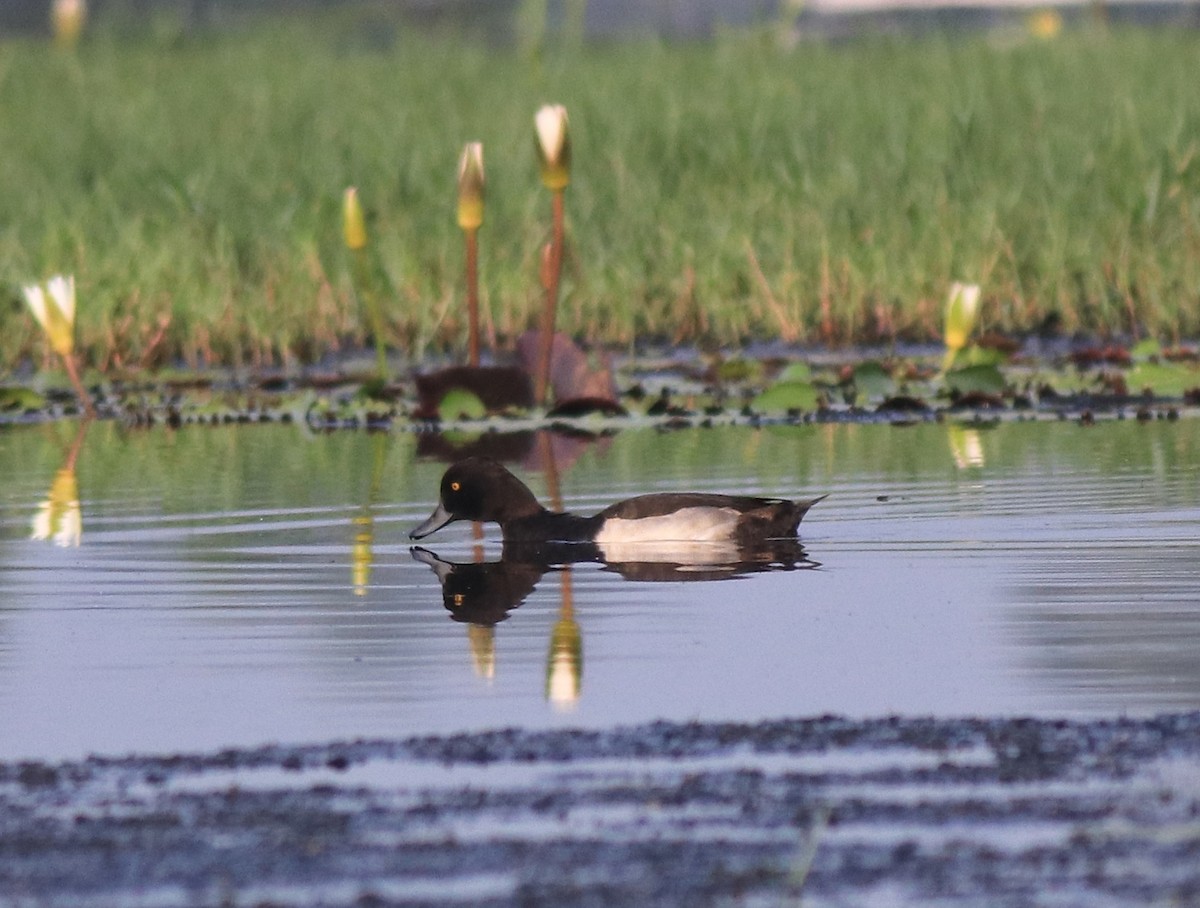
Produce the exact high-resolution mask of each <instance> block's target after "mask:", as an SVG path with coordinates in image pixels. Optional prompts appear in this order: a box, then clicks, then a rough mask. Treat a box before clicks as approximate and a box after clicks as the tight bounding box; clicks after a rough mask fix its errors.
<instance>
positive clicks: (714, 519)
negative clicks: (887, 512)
mask: <svg viewBox="0 0 1200 908" xmlns="http://www.w3.org/2000/svg"><path fill="white" fill-rule="evenodd" d="M824 497H825V496H821V498H824ZM821 498H813V499H809V500H807V501H789V500H787V499H784V498H753V497H749V496H745V495H718V494H711V493H705V492H660V493H655V494H650V495H638V496H637V497H635V498H628V499H626V500H625V501H620V502H617V503H616V504H614V505H611V506H609V507H607V508H605V509H604V510H603V511H601V512H600V513H598V514H595V515H593V516H591V517H580V516H578V515H575V514H566V513H558V512H554V511H548V510H546V508H544V507H542V506H541V505H540V504H539V503H538V500H537V498H535V497H534V495H533V493H532V492H531V491H529V489H528V488H527V487H526V486H525V484H524V483H523V482H521V480H519V479H517V477H515V476H514V475H513V474H512V473H510V472H509V471H508V470H507V469H505V468H504V467H503V466H501V465H500V464H498V463H496V461H494V460H490V459H488V458H486V457H469V458H467V459H466V460H460V461H459V462H458V463H456V464H454V466H452V467H450V469H448V470H447V471H446V473H445V475H444V476H443V477H442V485H441V493H440V500H439V501H438V505H437V507H436V508H434V511H433V513H432V514H430V515H429V519H428V520H426V521H425V522H424V523H422V524H421V525H420V526H418V527H415V528H414V529H413V530H412V532H411V533H409V536H410V537H411V538H413V539H423V538H424V537H426V536H428V535H429V534H431V533H433V532H436V531H437V530H440V529H441V528H442V527H444V526H445V525H446V524H448V523H450V522H451V521H454V520H481V521H495V522H496V523H498V524H500V530H501V532H502V533H503V535H504V539H505V541H506V542H522V541H530V542H537V541H558V542H595V543H597V544H598V545H600V546H602V547H605V548H607V547H608V546H616V545H622V544H624V543H630V542H634V543H647V542H729V541H733V542H735V543H739V544H747V543H754V542H758V541H761V540H765V539H781V538H786V537H789V536H790V537H794V536H795V535H796V530H797V527H798V526H799V524H800V520H801V518H802V517H804V515H805V513H806V512H807V511H808V509H809V508H810V507H812V506H813V505H814V504H816V503H817V502H818V501H820V500H821Z"/></svg>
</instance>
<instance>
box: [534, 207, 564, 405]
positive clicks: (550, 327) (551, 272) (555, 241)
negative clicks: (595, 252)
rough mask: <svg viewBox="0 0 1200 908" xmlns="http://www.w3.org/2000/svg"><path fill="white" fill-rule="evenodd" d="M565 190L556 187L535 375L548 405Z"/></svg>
mask: <svg viewBox="0 0 1200 908" xmlns="http://www.w3.org/2000/svg"><path fill="white" fill-rule="evenodd" d="M563 232H564V231H563V190H561V189H556V190H554V233H553V236H552V238H551V240H550V261H549V268H548V269H547V271H548V274H547V275H546V280H545V285H546V303H545V307H544V308H543V310H542V328H541V348H540V351H539V353H538V370H537V375H536V376H535V384H534V395H535V397H536V398H537V402H538V403H539V404H542V405H545V403H546V394H547V391H548V390H549V387H550V353H551V350H552V349H553V347H554V320H555V310H556V309H557V308H558V280H559V276H560V275H561V274H562V260H563Z"/></svg>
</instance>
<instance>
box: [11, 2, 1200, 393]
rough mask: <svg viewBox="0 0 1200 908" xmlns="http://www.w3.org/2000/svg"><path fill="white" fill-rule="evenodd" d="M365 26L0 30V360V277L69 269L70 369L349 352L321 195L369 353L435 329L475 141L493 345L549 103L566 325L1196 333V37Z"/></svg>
mask: <svg viewBox="0 0 1200 908" xmlns="http://www.w3.org/2000/svg"><path fill="white" fill-rule="evenodd" d="M376 37H378V35H376V36H367V35H366V33H365V32H364V31H363V30H362V27H361V26H359V25H350V24H347V23H346V22H344V21H342V20H338V22H337V24H334V25H331V24H330V23H328V22H326V23H324V27H319V26H318V25H316V24H314V23H313V22H312V21H309V22H306V23H300V22H296V21H293V20H283V21H273V22H270V23H261V24H257V25H254V26H250V27H245V28H243V29H241V30H236V31H232V32H229V33H224V34H218V35H196V36H191V37H187V36H184V37H181V36H179V35H177V34H170V35H164V34H163V33H161V32H156V31H154V30H153V29H151V30H148V31H147V32H146V33H145V34H142V35H141V36H136V37H130V36H122V35H120V34H118V33H117V32H116V31H115V30H108V31H106V30H105V29H104V28H103V26H102V25H101V27H100V28H99V30H97V31H95V32H93V33H91V34H90V35H88V36H87V38H86V39H85V40H84V41H83V42H82V43H81V45H80V46H79V48H78V49H77V50H76V51H75V52H71V53H68V52H64V51H55V50H54V49H52V48H51V47H49V46H48V45H46V44H44V43H41V42H34V41H17V40H7V41H4V42H2V43H0V99H3V100H2V101H0V198H3V199H4V212H5V216H4V218H3V221H2V222H0V294H2V296H0V301H2V302H3V304H2V305H0V370H6V369H11V368H12V367H13V365H14V364H16V363H18V362H20V361H22V359H23V358H24V357H30V356H41V355H43V354H44V347H43V344H42V341H41V339H40V336H39V334H38V331H37V328H36V326H35V324H34V323H33V321H32V319H31V318H29V316H28V313H27V312H26V311H25V309H24V306H23V304H22V300H21V288H22V287H23V286H25V285H28V284H30V283H33V282H36V281H39V280H43V279H44V278H45V277H47V276H49V275H52V274H57V273H65V274H74V275H75V278H76V280H77V282H78V294H79V311H78V315H77V328H76V330H77V341H76V347H75V349H76V351H77V354H78V355H79V356H80V358H81V360H82V361H83V363H84V364H85V365H86V367H87V368H90V369H93V370H95V369H99V370H101V371H105V372H108V373H110V374H111V373H112V372H114V371H122V370H125V369H128V368H137V367H145V366H156V365H160V364H163V363H167V362H173V361H176V360H181V361H183V362H185V363H188V364H191V365H197V366H199V365H208V364H227V365H239V364H244V363H251V364H272V363H281V362H282V363H289V362H307V361H313V360H316V359H318V358H320V357H321V356H323V355H325V354H327V353H333V352H337V351H339V350H343V349H346V348H347V347H361V346H362V345H364V343H365V342H366V340H367V338H368V337H369V336H370V335H371V327H370V325H369V323H368V321H367V320H366V319H364V318H363V312H362V309H361V307H360V305H359V301H358V300H357V298H356V295H355V292H354V286H353V280H352V267H351V265H350V262H349V261H348V257H347V254H346V249H345V247H344V244H343V237H342V229H341V227H342V222H341V211H340V206H341V198H342V193H343V190H344V189H345V187H347V186H357V187H359V189H360V190H361V193H362V196H361V197H362V199H363V201H364V202H365V204H366V208H367V226H368V230H369V233H370V236H371V246H372V254H373V256H374V258H375V264H376V266H377V269H378V271H379V272H380V276H381V280H380V286H383V287H386V288H387V298H385V299H383V300H382V303H383V306H384V311H383V314H382V315H383V320H384V323H385V324H384V326H383V330H384V331H385V332H386V334H387V340H388V343H389V345H390V346H391V347H392V349H395V350H398V351H402V352H403V353H405V354H408V355H410V356H420V355H422V354H424V353H427V352H429V351H430V350H434V349H440V348H449V349H452V350H454V351H456V353H457V352H461V351H462V350H464V349H465V346H466V339H467V337H466V335H467V330H466V320H467V307H466V305H465V298H464V294H465V288H464V281H463V278H462V275H463V262H462V240H461V237H460V236H459V225H458V223H457V221H456V218H455V216H454V205H455V201H454V199H455V165H456V159H457V157H458V154H459V151H460V149H461V148H462V147H463V143H464V142H465V141H467V140H472V141H475V140H478V141H482V142H483V143H484V144H485V145H486V146H487V155H488V218H487V223H486V225H485V226H483V227H482V228H481V229H480V231H479V248H478V255H479V280H480V301H481V305H482V306H483V307H484V310H485V312H486V313H487V323H488V324H489V326H492V327H494V331H495V333H496V335H497V336H498V337H499V339H500V342H501V343H507V342H508V341H509V340H510V339H511V338H512V337H513V336H514V335H515V334H517V333H519V332H520V331H522V330H524V329H526V328H527V327H529V326H530V325H531V324H532V322H533V320H534V318H535V315H536V313H538V311H539V310H540V309H541V304H542V300H543V293H544V292H545V291H544V289H543V287H542V286H541V282H540V273H541V270H542V265H541V258H542V250H543V246H544V244H545V243H546V242H547V240H548V239H549V233H550V231H549V229H548V225H547V222H546V217H545V212H544V210H543V209H544V200H545V197H544V194H543V193H542V192H541V191H539V189H540V187H539V186H538V173H537V168H536V163H535V158H534V154H533V148H532V147H531V137H530V117H531V114H532V112H533V111H535V110H536V109H537V108H538V107H539V106H540V105H541V104H543V103H545V102H547V101H561V102H562V103H563V104H564V105H565V106H566V107H567V108H568V109H569V110H570V111H571V132H572V137H571V138H572V154H573V171H572V182H571V193H570V198H569V200H568V203H567V206H566V243H565V251H564V257H563V260H562V286H561V302H560V306H559V312H558V319H559V321H558V324H559V326H560V327H561V328H562V329H564V330H566V331H567V332H569V333H572V334H575V335H577V336H581V337H585V338H587V339H589V340H592V341H598V342H605V343H613V344H630V343H632V342H633V341H634V340H635V338H639V337H653V338H656V339H661V340H666V341H677V342H682V341H687V342H704V341H709V340H713V339H715V340H718V341H721V342H724V343H736V342H738V341H741V340H745V339H747V338H751V337H764V338H775V337H778V338H782V339H784V340H786V341H789V342H791V341H801V342H828V343H844V342H853V341H875V340H885V341H886V340H890V339H894V338H909V339H928V338H936V337H940V336H941V318H942V306H943V301H944V300H945V299H946V295H947V292H948V290H949V288H950V286H951V284H952V282H954V281H959V280H961V281H969V282H972V283H978V284H979V285H980V287H981V297H980V305H979V324H980V328H981V330H985V331H986V330H1002V331H1012V332H1020V331H1032V330H1037V329H1039V328H1046V327H1049V326H1054V327H1057V328H1060V329H1062V330H1066V331H1075V330H1083V331H1088V332H1096V333H1100V334H1106V333H1114V334H1115V333H1119V334H1126V335H1133V336H1147V335H1148V336H1153V337H1157V338H1159V339H1161V340H1162V341H1164V342H1167V343H1177V342H1178V340H1179V339H1180V338H1181V337H1185V338H1186V337H1194V336H1195V335H1196V334H1197V333H1200V93H1197V92H1196V91H1195V66H1194V62H1195V60H1196V58H1197V53H1198V51H1200V34H1198V33H1196V32H1194V31H1179V30H1175V31H1167V30H1163V31H1154V30H1124V29H1109V28H1105V27H1103V26H1099V25H1095V26H1088V27H1085V28H1081V29H1079V30H1074V31H1072V30H1068V31H1066V32H1064V33H1063V34H1062V35H1060V36H1059V37H1057V38H1056V39H1054V40H1038V39H1035V38H1032V37H1027V36H1019V35H1005V36H1003V37H998V36H996V35H982V34H980V35H969V34H962V35H955V36H925V37H920V38H916V37H914V38H896V37H892V38H879V37H864V38H862V39H858V40H854V41H849V42H846V43H840V44H824V43H816V42H813V43H804V42H802V43H800V44H799V45H797V46H795V47H792V48H790V49H789V48H785V47H783V46H782V45H781V44H780V43H779V42H778V40H777V36H775V35H774V34H770V35H768V34H766V33H749V34H729V35H724V36H722V37H720V38H719V39H718V40H717V41H715V43H706V44H689V45H679V46H671V45H664V44H660V43H654V42H635V43H622V44H611V45H598V46H584V47H582V48H577V49H575V50H573V51H572V52H571V53H570V54H569V55H567V54H563V55H556V54H554V53H547V54H545V55H543V56H541V57H539V58H535V57H530V56H529V55H528V54H523V53H518V52H516V51H509V50H500V49H489V48H486V47H484V46H482V45H478V44H469V43H464V42H462V41H456V40H451V39H439V38H431V37H430V36H429V35H419V36H418V35H416V34H413V33H409V32H406V31H404V30H397V31H395V32H394V33H391V38H392V39H393V40H391V41H390V42H388V43H386V44H384V45H382V46H381V44H380V42H379V41H376V40H375V38H376Z"/></svg>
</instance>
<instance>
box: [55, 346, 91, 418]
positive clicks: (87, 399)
mask: <svg viewBox="0 0 1200 908" xmlns="http://www.w3.org/2000/svg"><path fill="white" fill-rule="evenodd" d="M63 363H64V364H65V365H66V367H67V376H68V377H69V378H70V379H71V384H72V385H74V386H75V393H76V394H77V395H78V396H79V402H80V403H81V404H82V405H83V412H84V414H85V415H86V416H87V418H88V419H95V418H96V408H95V406H93V404H92V397H91V395H90V394H88V393H87V389H86V388H85V387H84V386H83V381H82V380H81V379H80V377H79V367H78V366H77V365H75V357H74V356H73V355H72V354H70V353H68V354H66V355H64V356H63Z"/></svg>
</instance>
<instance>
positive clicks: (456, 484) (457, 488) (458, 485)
mask: <svg viewBox="0 0 1200 908" xmlns="http://www.w3.org/2000/svg"><path fill="white" fill-rule="evenodd" d="M450 488H452V489H453V490H454V491H456V492H457V491H458V490H459V489H461V488H462V485H461V484H460V483H457V482H452V483H450Z"/></svg>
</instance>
